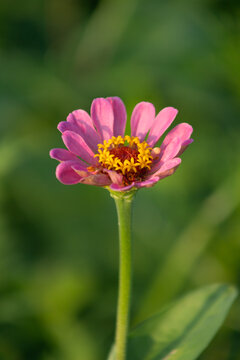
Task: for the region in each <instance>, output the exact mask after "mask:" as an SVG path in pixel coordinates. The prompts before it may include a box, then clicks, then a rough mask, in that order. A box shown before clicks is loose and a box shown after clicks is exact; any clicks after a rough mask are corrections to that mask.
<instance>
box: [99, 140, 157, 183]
mask: <svg viewBox="0 0 240 360" xmlns="http://www.w3.org/2000/svg"><path fill="white" fill-rule="evenodd" d="M151 151H152V148H150V147H149V145H148V144H147V142H146V141H143V142H140V141H139V139H138V137H133V136H132V137H131V136H128V135H126V136H124V137H122V136H118V137H115V136H113V137H112V138H111V139H109V140H108V141H106V140H104V142H103V144H98V154H96V155H95V157H98V161H99V163H100V164H101V166H103V167H104V168H106V169H108V170H115V171H117V172H118V173H122V174H123V176H124V180H125V181H124V182H125V184H130V183H131V182H133V181H135V180H139V179H141V178H142V177H143V176H144V175H145V174H146V172H147V170H150V168H151V164H152V161H153V157H152V156H151Z"/></svg>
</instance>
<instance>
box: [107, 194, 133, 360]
mask: <svg viewBox="0 0 240 360" xmlns="http://www.w3.org/2000/svg"><path fill="white" fill-rule="evenodd" d="M134 193H135V191H131V192H127V193H116V192H113V191H111V196H112V197H113V198H114V200H115V203H116V208H117V215H118V227H119V292H118V305H117V320H116V334H115V359H116V360H126V352H127V335H128V327H129V313H130V300H131V272H132V271H131V268H132V244H131V218H132V216H131V215H132V200H133V197H134Z"/></svg>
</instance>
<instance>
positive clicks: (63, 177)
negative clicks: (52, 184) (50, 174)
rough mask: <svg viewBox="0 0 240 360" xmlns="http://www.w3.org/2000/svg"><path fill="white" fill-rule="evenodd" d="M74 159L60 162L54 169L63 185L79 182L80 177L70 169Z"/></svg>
mask: <svg viewBox="0 0 240 360" xmlns="http://www.w3.org/2000/svg"><path fill="white" fill-rule="evenodd" d="M73 164H74V161H72V160H68V161H64V162H61V163H60V164H59V165H58V166H57V169H56V177H57V179H58V180H59V181H60V182H61V183H63V184H65V185H73V184H77V183H79V182H80V180H81V177H80V176H79V175H78V174H77V173H76V172H75V171H74V170H73V169H72V165H73Z"/></svg>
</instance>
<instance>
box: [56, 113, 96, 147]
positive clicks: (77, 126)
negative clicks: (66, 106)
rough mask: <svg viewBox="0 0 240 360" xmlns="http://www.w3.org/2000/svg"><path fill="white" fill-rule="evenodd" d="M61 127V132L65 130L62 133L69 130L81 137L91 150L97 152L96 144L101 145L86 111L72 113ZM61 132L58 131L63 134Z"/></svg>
mask: <svg viewBox="0 0 240 360" xmlns="http://www.w3.org/2000/svg"><path fill="white" fill-rule="evenodd" d="M60 124H61V123H60ZM67 124H68V125H67ZM61 126H62V130H64V128H65V130H64V131H66V130H70V131H74V132H76V133H77V134H79V135H81V136H82V138H83V139H84V140H85V142H86V143H87V144H88V146H89V147H90V148H91V149H92V150H94V151H97V144H100V143H101V139H100V136H99V134H98V133H97V132H96V130H95V128H94V126H93V122H92V119H91V118H90V116H89V115H88V113H87V112H86V111H84V110H75V111H73V112H72V113H70V114H69V115H68V117H67V122H65V125H61ZM59 130H60V129H59ZM62 130H60V131H61V132H63V131H62Z"/></svg>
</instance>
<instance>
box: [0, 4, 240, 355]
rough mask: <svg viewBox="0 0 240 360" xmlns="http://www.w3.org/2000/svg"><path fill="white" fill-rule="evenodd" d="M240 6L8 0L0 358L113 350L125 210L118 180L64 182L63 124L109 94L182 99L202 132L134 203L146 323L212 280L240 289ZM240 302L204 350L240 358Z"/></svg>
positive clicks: (2, 80) (187, 117) (1, 75)
mask: <svg viewBox="0 0 240 360" xmlns="http://www.w3.org/2000/svg"><path fill="white" fill-rule="evenodd" d="M239 18H240V4H239V2H238V1H234V0H219V1H217V0H195V1H191V0H180V1H179V0H169V1H160V0H159V1H157V0H148V1H143V0H115V1H113V0H112V1H111V0H88V1H83V0H82V1H81V0H68V1H67V0H65V1H64V0H46V1H43V0H34V1H28V0H22V1H17V0H15V1H4V0H3V1H1V2H0V48H1V50H0V94H1V96H0V111H1V120H0V137H1V142H0V359H1V360H33V359H34V360H79V359H80V360H102V359H106V357H107V353H108V350H109V348H110V346H111V343H112V339H113V336H114V324H115V308H116V299H117V280H118V242H117V221H116V214H115V209H114V203H113V201H112V199H111V198H110V197H109V194H108V193H107V191H106V190H104V189H101V188H94V187H90V186H85V185H76V186H64V185H62V184H60V183H59V182H58V181H57V180H56V178H55V174H54V172H55V167H56V165H57V162H55V161H54V160H51V159H50V158H49V155H48V152H49V149H50V148H52V147H62V142H61V138H60V133H59V132H58V131H57V130H56V126H57V123H58V122H60V121H63V120H65V118H66V116H67V114H68V113H69V112H71V111H72V110H74V109H78V108H83V109H85V110H89V108H90V104H91V101H92V99H93V98H95V97H99V96H100V97H105V96H115V95H117V96H120V97H121V98H122V99H123V100H124V102H125V104H126V107H127V110H128V114H129V115H130V113H131V111H132V109H133V107H134V106H135V104H136V103H137V102H139V101H142V100H146V101H150V102H153V103H154V104H155V106H156V110H157V111H159V110H160V109H161V108H162V107H165V106H174V107H177V108H178V109H179V115H178V117H177V119H176V121H175V124H176V123H179V122H183V121H185V122H189V123H191V124H192V125H193V127H194V138H195V142H194V144H193V145H191V147H190V148H189V149H188V150H187V151H186V152H185V153H184V155H183V163H182V165H181V166H180V168H179V169H178V171H177V172H176V174H175V175H174V176H172V177H169V178H167V179H165V180H163V181H161V182H160V183H159V184H158V185H156V186H155V187H153V188H151V189H145V190H141V191H140V192H139V193H138V195H137V198H136V201H135V206H134V225H133V227H134V295H133V306H132V319H133V321H132V323H133V324H134V323H137V322H138V321H140V320H142V319H143V318H145V317H147V316H148V315H150V314H151V313H154V312H156V311H157V310H158V309H160V308H161V306H162V305H163V304H165V303H167V302H168V301H170V300H171V299H174V298H176V297H178V296H180V295H182V294H183V293H184V292H186V291H190V290H192V289H195V288H196V287H198V286H201V285H206V284H210V283H214V282H228V283H232V284H236V285H237V286H239V285H240V221H239V218H240V161H239V158H240V141H239V140H240V121H239V115H240V104H239V98H240V22H239ZM239 336H240V302H239V300H237V301H236V302H235V304H234V306H233V308H232V310H231V312H230V314H229V316H228V318H227V321H226V322H225V324H224V326H223V327H222V329H221V331H220V332H219V333H218V335H217V336H216V338H215V339H214V341H213V342H212V343H211V345H210V346H209V348H208V349H207V350H206V351H205V352H204V353H203V354H202V355H201V357H200V359H201V360H210V359H218V360H237V359H240V341H239Z"/></svg>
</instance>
